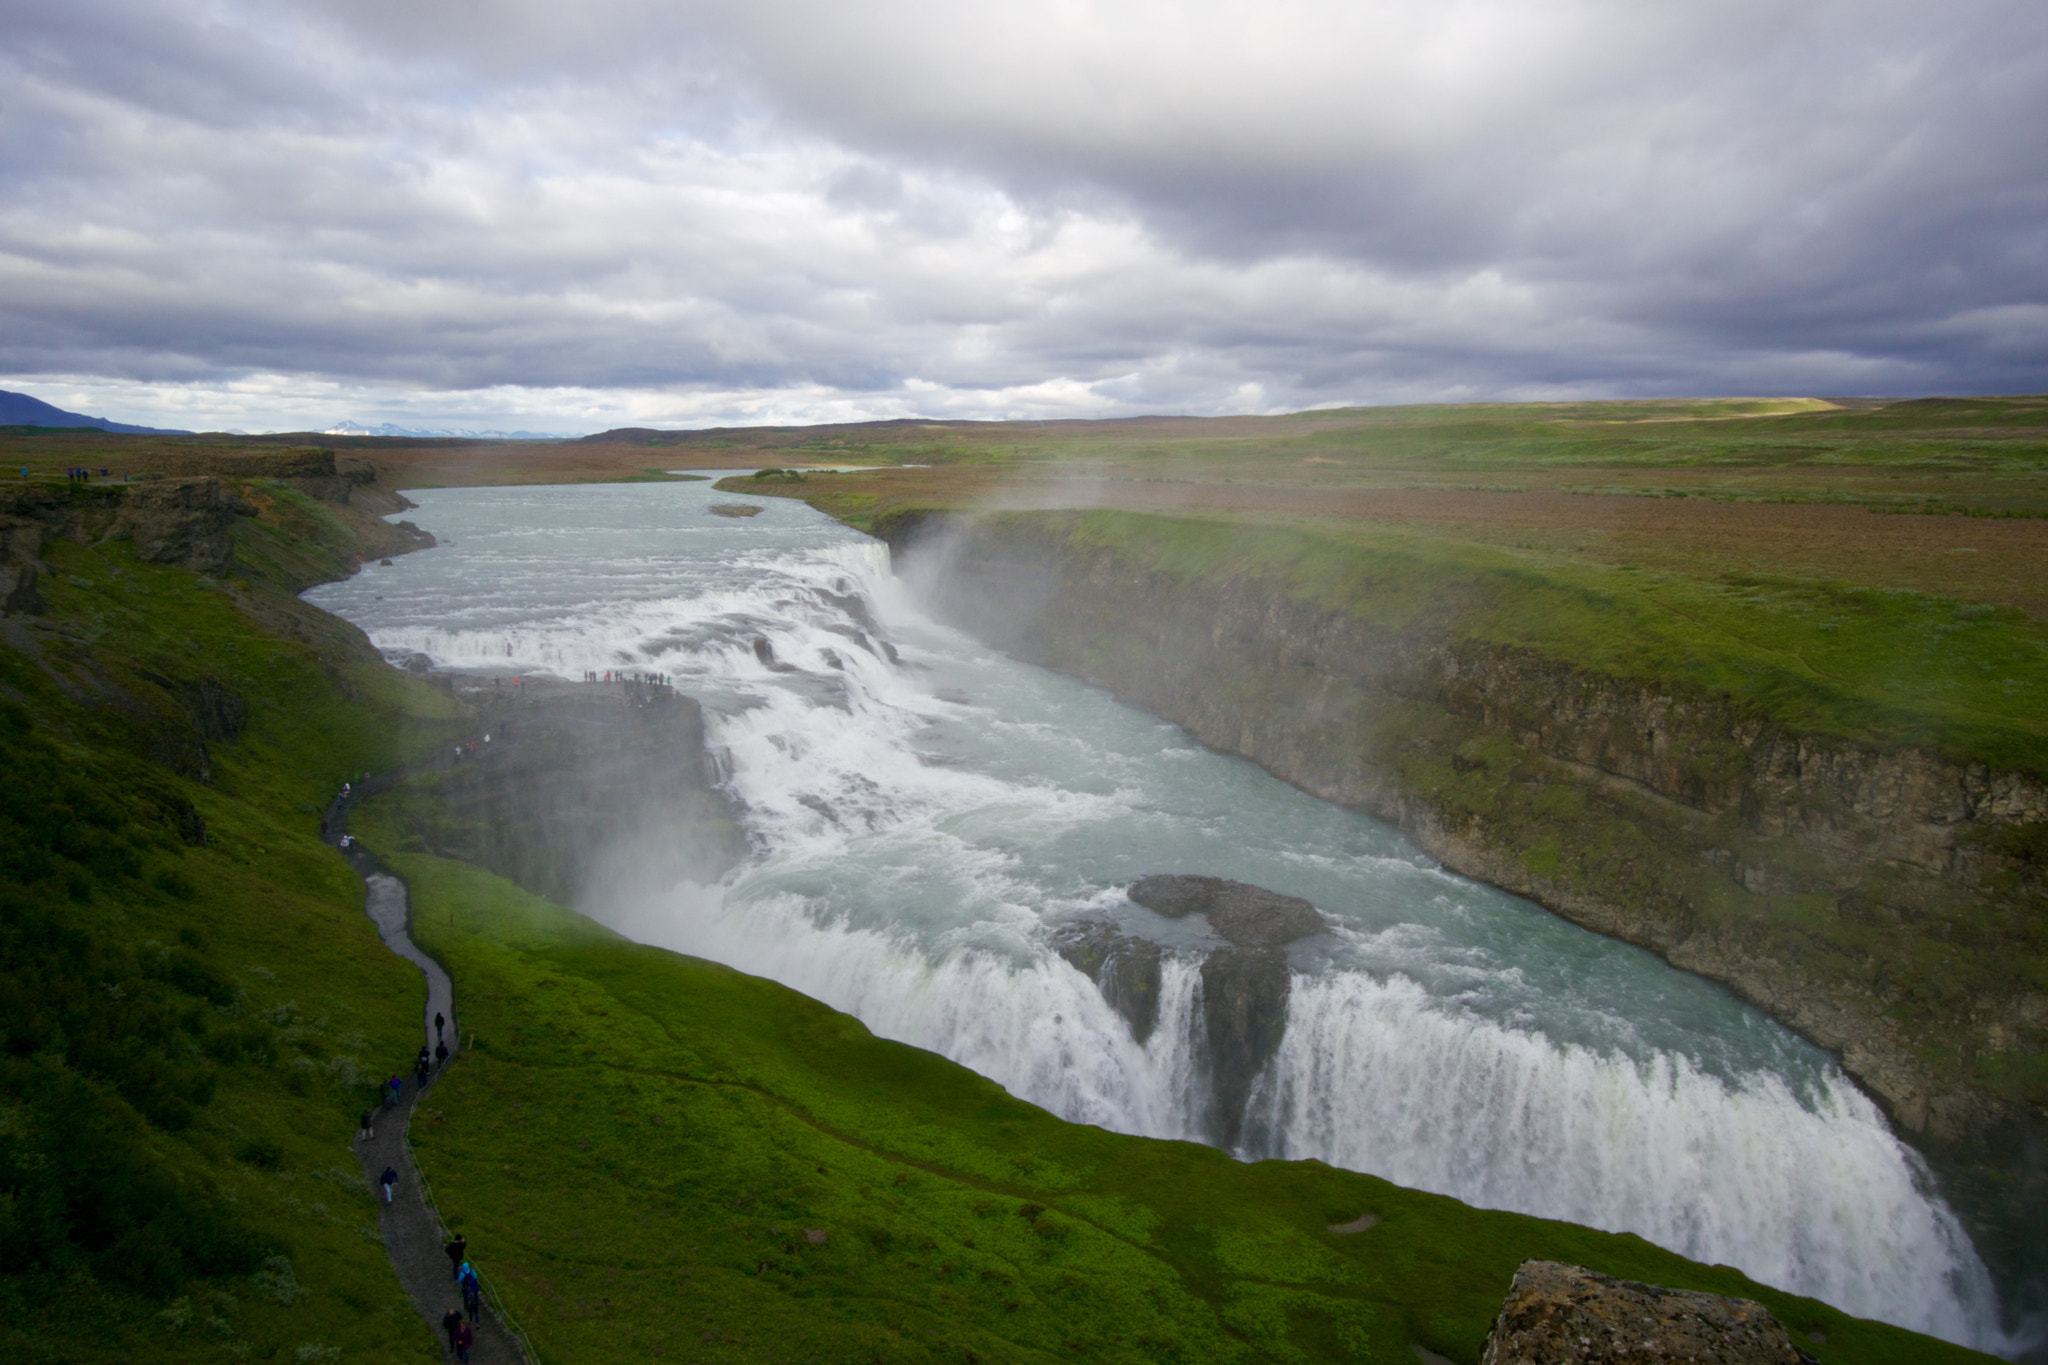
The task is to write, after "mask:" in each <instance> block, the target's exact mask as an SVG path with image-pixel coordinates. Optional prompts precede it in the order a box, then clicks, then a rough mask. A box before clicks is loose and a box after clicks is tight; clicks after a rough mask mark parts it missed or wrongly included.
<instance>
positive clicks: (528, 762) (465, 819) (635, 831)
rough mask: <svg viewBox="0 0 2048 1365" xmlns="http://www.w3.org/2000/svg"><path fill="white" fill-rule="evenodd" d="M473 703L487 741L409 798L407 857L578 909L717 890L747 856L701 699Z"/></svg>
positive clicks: (502, 691)
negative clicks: (691, 888) (502, 880)
mask: <svg viewBox="0 0 2048 1365" xmlns="http://www.w3.org/2000/svg"><path fill="white" fill-rule="evenodd" d="M463 697H464V699H465V700H466V701H468V702H469V703H470V704H471V705H472V706H473V707H475V709H476V713H477V717H478V719H477V721H476V724H477V725H479V726H480V727H482V729H483V731H484V732H485V733H488V734H490V736H491V743H490V744H488V745H483V746H481V747H478V748H475V749H473V750H466V751H465V753H464V754H463V756H462V757H460V758H456V757H455V756H454V755H453V753H452V751H451V752H450V753H449V754H447V755H444V756H443V762H442V764H441V765H440V766H439V767H438V768H437V770H436V771H434V772H432V773H429V774H425V775H423V776H421V777H419V778H417V779H415V780H414V781H413V782H412V783H411V784H410V785H409V786H408V787H407V788H406V789H405V790H403V791H402V792H401V793H400V794H399V796H398V798H397V804H398V809H399V812H400V817H401V819H402V820H403V822H404V823H405V826H406V828H407V830H408V832H409V835H410V837H411V839H413V840H416V841H417V842H416V843H413V844H412V845H411V847H414V848H417V849H420V850H421V851H425V852H432V853H437V854H440V855H441V856H443V857H450V858H460V859H463V860H464V861H467V862H472V863H475V864H477V865H478V866H480V867H487V868H489V869H490V870H491V871H493V872H496V873H498V874H499V875H500V876H503V877H507V878H509V879H510V880H512V881H515V882H517V883H519V884H520V885H521V886H523V887H525V888H526V889H527V890H529V891H532V892H534V893H535V894H537V895H542V896H546V897H548V898H549V899H550V900H553V901H555V902H557V903H558V904H561V905H571V906H582V905H587V904H589V903H590V902H591V901H592V900H593V899H595V900H597V901H600V902H602V901H605V900H608V899H613V898H616V897H618V896H620V895H630V894H632V893H633V892H635V891H638V890H641V889H654V890H666V889H667V888H668V887H671V886H673V885H675V884H676V883H677V882H678V881H682V880H685V879H688V880H693V881H710V880H715V879H716V878H717V877H718V876H719V875H720V874H722V873H723V872H725V871H726V870H727V869H728V868H730V867H731V866H732V865H733V864H734V863H735V862H736V861H737V860H738V859H739V857H740V856H741V855H742V854H743V853H744V852H745V851H746V839H745V836H744V835H743V834H742V833H741V831H740V828H739V824H738V821H737V818H736V814H735V812H734V811H733V809H732V807H731V804H730V802H729V801H728V799H727V798H726V796H725V795H724V793H723V792H721V791H720V790H719V789H718V788H717V787H716V786H715V785H714V784H715V781H716V774H715V773H713V772H712V771H711V768H710V762H711V760H710V757H709V755H708V753H707V752H706V750H705V748H704V715H703V711H702V710H701V709H700V708H699V707H698V705H697V703H696V701H695V700H693V699H692V698H690V697H687V696H683V695H680V694H678V693H677V692H675V691H674V690H673V689H671V688H666V687H651V686H639V685H626V684H619V685H611V684H580V683H544V682H537V681H536V682H533V683H529V684H526V685H523V686H520V687H517V688H513V687H508V686H505V685H504V683H503V680H498V682H497V683H496V684H495V685H491V684H486V685H481V686H479V685H477V684H476V683H475V682H474V681H473V680H472V681H471V682H470V683H469V684H468V686H467V687H466V690H465V691H464V693H463ZM627 877H630V878H632V879H633V882H632V884H630V885H628V884H626V883H624V882H622V881H621V880H620V879H621V878H627Z"/></svg>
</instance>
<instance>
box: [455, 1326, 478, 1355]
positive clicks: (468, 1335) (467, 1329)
mask: <svg viewBox="0 0 2048 1365" xmlns="http://www.w3.org/2000/svg"><path fill="white" fill-rule="evenodd" d="M453 1340H454V1345H455V1358H456V1359H457V1360H459V1361H461V1362H462V1365H469V1348H470V1347H472V1346H474V1345H476V1331H475V1329H474V1328H472V1327H471V1326H470V1325H469V1324H468V1323H466V1322H458V1323H456V1324H455V1336H454V1338H453Z"/></svg>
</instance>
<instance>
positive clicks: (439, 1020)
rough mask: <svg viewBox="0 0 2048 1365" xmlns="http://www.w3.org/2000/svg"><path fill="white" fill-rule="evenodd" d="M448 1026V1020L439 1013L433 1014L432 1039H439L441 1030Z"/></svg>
mask: <svg viewBox="0 0 2048 1365" xmlns="http://www.w3.org/2000/svg"><path fill="white" fill-rule="evenodd" d="M447 1026H448V1020H447V1019H446V1018H444V1017H443V1016H442V1015H440V1014H439V1013H436V1014H435V1015H434V1041H435V1042H437V1043H438V1042H440V1041H441V1030H442V1029H444V1028H446V1027H447Z"/></svg>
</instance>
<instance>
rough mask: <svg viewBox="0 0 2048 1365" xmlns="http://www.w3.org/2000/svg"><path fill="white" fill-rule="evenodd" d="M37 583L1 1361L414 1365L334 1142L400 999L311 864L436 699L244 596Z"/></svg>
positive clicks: (16, 732) (342, 1147) (332, 882)
mask: <svg viewBox="0 0 2048 1365" xmlns="http://www.w3.org/2000/svg"><path fill="white" fill-rule="evenodd" d="M243 534H244V536H245V538H246V539H247V540H248V541H249V542H250V543H251V544H252V545H253V546H255V547H256V548H257V549H259V550H260V549H262V548H263V547H265V546H267V547H268V548H269V549H270V550H272V551H285V550H289V551H291V554H290V555H289V556H287V557H289V558H292V559H294V560H296V561H298V562H317V561H318V560H319V559H320V557H321V555H322V553H323V550H322V548H321V547H320V546H318V545H315V544H312V543H310V542H304V541H300V540H298V539H296V537H294V536H293V535H292V533H291V532H290V531H289V530H288V529H281V528H280V526H279V525H277V524H254V525H250V526H247V527H245V528H244V531H243ZM43 554H44V558H45V561H46V563H47V564H48V565H49V566H50V567H51V569H53V570H54V572H52V573H46V574H45V575H44V576H43V578H42V584H41V586H42V591H43V595H44V596H45V598H46V599H48V601H49V603H50V607H51V611H50V614H49V616H48V617H46V618H42V619H40V620H30V619H27V618H20V617H14V618H9V620H8V623H7V632H8V634H7V643H8V645H9V648H6V649H0V712H4V715H5V719H6V721H7V724H6V726H4V727H0V729H4V734H0V769H4V771H5V773H6V781H7V789H8V793H9V799H8V801H7V802H6V808H5V810H4V811H0V841H4V843H5V850H6V856H5V857H4V858H0V929H4V930H5V932H6V934H7V937H8V942H9V944H10V949H9V952H8V954H7V957H6V960H5V962H4V964H0V1020H4V1024H5V1030H6V1036H7V1042H8V1049H7V1053H6V1056H5V1058H4V1059H0V1060H4V1063H5V1066H6V1067H7V1075H6V1080H7V1084H6V1085H5V1086H4V1087H0V1244H4V1246H5V1251H6V1259H5V1262H4V1266H5V1270H4V1274H0V1356H4V1357H5V1358H6V1359H8V1360H11V1361H24V1362H28V1361H58V1360H63V1361H88V1360H132V1359H136V1358H147V1359H153V1360H159V1359H160V1360H177V1361H188V1360H189V1361H214V1360H218V1361H230V1360H246V1359H256V1360H300V1361H314V1360H335V1359H341V1358H344V1357H346V1358H350V1359H378V1360H394V1361H396V1360H408V1359H415V1360H420V1361H422V1362H425V1361H429V1360H433V1359H435V1358H436V1353H435V1350H434V1345H433V1341H432V1337H431V1335H430V1334H429V1333H428V1332H427V1330H426V1329H425V1328H424V1326H423V1325H422V1324H421V1323H420V1322H419V1320H418V1319H417V1317H416V1316H415V1315H414V1313H413V1311H412V1307H411V1304H410V1303H409V1302H408V1301H407V1299H406V1297H405V1295H404V1293H403V1291H402V1290H401V1289H400V1287H399V1285H398V1282H397V1280H396V1278H395V1277H394V1276H393V1275H392V1273H391V1270H390V1267H389V1263H388V1260H387V1259H386V1257H385V1253H384V1248H383V1246H382V1244H381V1242H380V1241H379V1240H378V1237H377V1231H376V1211H375V1206H374V1204H373V1202H372V1198H371V1195H370V1194H369V1193H368V1192H367V1191H366V1190H365V1189H364V1188H363V1186H362V1182H361V1178H360V1175H359V1173H358V1172H357V1170H356V1166H355V1158H354V1154H353V1152H352V1150H351V1147H350V1142H349V1138H350V1134H351V1133H352V1131H353V1128H354V1118H355V1114H356V1112H357V1111H358V1110H359V1109H360V1108H362V1107H363V1106H364V1104H365V1103H367V1102H368V1100H369V1098H370V1096H371V1095H372V1094H373V1089H372V1086H373V1079H374V1078H378V1077H381V1076H383V1075H386V1074H389V1072H390V1071H391V1070H393V1069H397V1068H400V1067H402V1066H403V1065H404V1063H405V1059H407V1058H408V1057H409V1056H410V1055H411V1052H412V1049H413V1048H414V1047H415V1046H416V1045H417V1036H418V1034H417V1027H418V1026H417V1023H416V1020H417V1017H418V1015H417V1011H418V1009H419V1007H420V1002H421V1000H422V997H423V985H422V983H421V981H420V978H419V976H418V973H417V972H415V971H414V970H413V969H412V968H410V967H409V966H407V965H406V964H404V963H402V962H400V961H399V960H398V959H396V958H395V957H393V956H392V955H391V954H390V953H389V952H388V951H387V950H385V948H384V947H383V946H382V944H381V943H379V942H378V940H377V936H376V933H375V931H374V929H373V927H372V926H371V925H370V923H369V921H368V920H367V919H366V918H365V917H364V915H363V913H362V909H361V904H362V889H361V883H360V882H359V881H358V880H357V878H356V877H355V875H354V874H353V873H352V872H351V871H350V869H349V868H348V866H347V865H346V864H345V863H344V862H343V861H342V860H341V859H340V857H339V856H338V855H336V854H335V853H334V852H333V851H332V850H331V849H328V848H327V847H325V846H324V845H322V844H321V843H320V842H319V840H318V838H317V833H318V818H319V816H318V811H319V809H320V808H321V807H322V806H324V804H325V802H326V799H327V798H328V796H329V795H330V794H331V793H332V791H333V790H334V788H335V787H336V786H337V785H338V784H339V782H340V781H341V780H342V779H343V777H344V775H347V774H350V773H360V772H362V771H363V770H365V769H371V768H383V767H388V766H390V765H392V764H394V763H397V762H400V761H402V760H403V759H404V758H405V757H406V756H407V755H408V754H409V753H410V752H411V751H412V749H413V746H415V745H416V744H418V743H419V742H422V740H423V739H424V738H426V737H430V736H431V735H433V734H434V733H436V731H437V727H438V726H440V725H441V724H443V723H445V721H446V719H447V717H448V715H449V708H448V704H447V701H446V698H445V697H443V696H441V695H440V694H439V693H437V692H435V691H433V690H432V689H430V688H427V687H424V686H422V685H420V684H418V683H415V682H413V681H412V680H410V679H408V678H405V677H404V676H402V675H399V674H397V673H396V672H394V671H393V670H391V669H389V668H387V667H385V666H384V665H383V664H382V663H381V661H379V660H378V659H377V658H376V656H375V654H374V652H373V651H371V650H369V649H368V647H367V645H366V644H364V643H363V642H362V641H361V637H360V635H358V634H356V633H355V632H354V631H353V630H352V629H351V628H349V627H346V626H345V625H342V623H339V622H335V621H332V620H331V618H324V617H321V616H320V614H319V613H316V612H312V611H311V610H310V609H308V608H304V607H302V606H300V605H299V604H298V603H296V602H295V601H294V600H293V599H292V597H291V596H290V593H289V591H288V587H289V585H288V584H281V583H280V582H279V581H277V580H275V579H273V578H271V577H269V576H267V574H266V572H265V571H264V570H262V569H261V568H249V567H246V566H245V568H244V569H243V570H241V571H239V572H237V573H236V574H233V575H231V576H230V577H228V578H226V579H224V580H222V581H221V582H218V583H212V582H207V581H204V580H201V579H199V578H197V577H195V576H194V575H193V574H191V573H189V572H187V571H184V570H181V569H174V568H166V567H162V566H157V565H150V564H145V563H142V562H140V561H138V560H137V559H136V558H135V556H134V554H133V552H132V548H131V547H130V545H129V544H128V543H127V542H125V541H118V540H117V541H109V542H104V543H102V544H100V545H97V546H91V547H88V546H82V545H78V544H74V543H70V542H64V541H56V542H49V543H46V544H45V546H44V550H43ZM261 557H262V556H261V555H256V556H254V559H252V562H254V560H255V559H261ZM280 622H283V623H289V624H290V625H291V626H292V627H293V628H294V629H293V633H291V634H281V633H279V631H278V629H277V628H276V627H277V626H278V624H279V623H280ZM206 689H210V690H206ZM198 695H205V696H210V697H212V698H213V699H214V702H215V703H216V704H215V705H214V706H213V708H212V712H211V714H213V716H214V721H215V729H214V733H213V734H212V735H211V736H208V735H207V734H205V733H204V732H203V728H202V727H200V726H199V725H198V724H197V723H196V722H195V719H194V714H195V713H194V711H193V709H192V708H193V704H194V703H193V698H194V697H195V696H198ZM224 698H232V699H233V701H232V703H230V702H228V701H224V700H223V699H224ZM237 714H238V715H239V719H237V720H232V723H228V728H236V727H237V726H238V727H239V731H238V733H235V734H233V735H228V734H226V733H223V732H222V730H221V729H220V725H221V724H223V723H227V722H222V720H221V717H222V716H223V715H226V716H229V717H231V718H232V717H234V716H236V715H237ZM202 831H203V832H202ZM80 1124H84V1125H85V1126H83V1127H80V1126H79V1125H80ZM52 1163H55V1164H54V1165H53V1164H52ZM173 1217H174V1218H175V1219H177V1220H178V1221H175V1222H165V1221H164V1220H165V1219H166V1218H173ZM194 1227H198V1228H200V1233H204V1235H200V1233H195V1232H194V1231H193V1228H194ZM208 1228H211V1229H212V1231H211V1232H205V1229H208Z"/></svg>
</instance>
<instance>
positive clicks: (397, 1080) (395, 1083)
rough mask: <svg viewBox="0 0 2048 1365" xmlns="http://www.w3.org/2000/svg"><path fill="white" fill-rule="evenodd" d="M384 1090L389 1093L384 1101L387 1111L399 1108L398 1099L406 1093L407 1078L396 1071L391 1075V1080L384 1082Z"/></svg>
mask: <svg viewBox="0 0 2048 1365" xmlns="http://www.w3.org/2000/svg"><path fill="white" fill-rule="evenodd" d="M384 1088H385V1090H386V1091H387V1092H388V1093H387V1095H386V1097H385V1100H384V1107H385V1108H386V1109H395V1108H397V1107H398V1097H399V1096H400V1095H401V1094H403V1093H404V1092H405V1078H404V1077H402V1076H400V1075H399V1074H398V1073H397V1072H395V1071H394V1072H392V1073H391V1079H390V1080H388V1081H386V1082H384Z"/></svg>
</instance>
